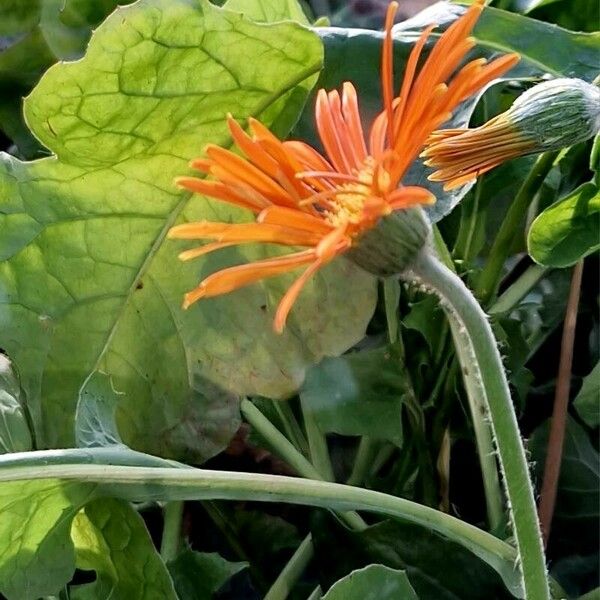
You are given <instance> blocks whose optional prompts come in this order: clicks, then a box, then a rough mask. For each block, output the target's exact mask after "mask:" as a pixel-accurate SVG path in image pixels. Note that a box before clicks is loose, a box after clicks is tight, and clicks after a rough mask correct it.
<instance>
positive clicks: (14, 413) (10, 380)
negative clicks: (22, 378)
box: [0, 354, 33, 454]
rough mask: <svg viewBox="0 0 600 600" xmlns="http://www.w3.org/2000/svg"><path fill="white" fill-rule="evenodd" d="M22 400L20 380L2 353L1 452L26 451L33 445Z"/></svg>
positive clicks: (0, 398)
mask: <svg viewBox="0 0 600 600" xmlns="http://www.w3.org/2000/svg"><path fill="white" fill-rule="evenodd" d="M21 402H22V401H21V386H20V385H19V381H18V380H17V377H16V375H15V373H14V372H13V370H12V368H11V364H10V361H9V360H8V359H7V358H6V356H3V355H2V354H0V454H4V453H7V452H26V451H27V450H31V449H32V447H33V445H32V440H31V432H30V431H29V425H28V424H27V418H26V416H25V411H24V409H23V405H22V403H21Z"/></svg>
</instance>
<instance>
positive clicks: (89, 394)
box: [75, 372, 123, 448]
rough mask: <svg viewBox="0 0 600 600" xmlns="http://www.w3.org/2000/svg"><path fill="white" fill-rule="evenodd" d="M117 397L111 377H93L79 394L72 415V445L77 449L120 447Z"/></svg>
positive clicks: (96, 374) (94, 375) (100, 374)
mask: <svg viewBox="0 0 600 600" xmlns="http://www.w3.org/2000/svg"><path fill="white" fill-rule="evenodd" d="M120 396H121V397H122V396H123V394H119V392H117V391H116V390H115V389H114V387H113V385H112V381H111V379H110V377H109V376H108V375H106V374H105V373H98V372H96V373H93V374H92V375H91V376H90V378H89V379H88V380H87V381H86V382H85V384H84V386H83V387H82V388H81V391H80V392H79V402H78V403H77V412H76V414H75V441H76V443H77V446H78V447H79V448H94V447H96V446H112V445H115V444H116V445H119V444H122V443H123V440H121V436H120V435H119V432H118V430H117V425H116V423H115V410H116V408H117V404H118V403H119V399H120V398H119V397H120Z"/></svg>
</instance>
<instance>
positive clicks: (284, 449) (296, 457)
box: [240, 400, 366, 531]
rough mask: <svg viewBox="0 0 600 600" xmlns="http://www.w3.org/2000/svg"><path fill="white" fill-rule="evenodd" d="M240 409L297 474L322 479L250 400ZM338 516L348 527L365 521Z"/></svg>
mask: <svg viewBox="0 0 600 600" xmlns="http://www.w3.org/2000/svg"><path fill="white" fill-rule="evenodd" d="M240 410H241V412H242V415H244V418H245V419H246V420H247V421H248V423H250V425H252V427H254V428H255V429H256V431H257V432H258V433H259V434H260V435H261V436H262V438H263V439H264V440H265V441H266V442H267V443H268V444H269V446H270V447H271V448H272V449H273V451H274V452H275V453H276V454H277V456H279V458H281V459H283V460H284V461H285V462H286V463H287V464H288V465H290V467H292V468H293V469H294V470H295V471H296V472H297V473H298V475H301V476H302V477H306V478H307V479H318V480H324V477H323V476H322V475H321V473H320V472H319V471H318V470H317V469H316V468H315V467H314V466H313V465H312V464H311V463H310V462H309V461H308V460H306V458H304V456H303V455H302V454H300V452H299V451H298V450H297V449H296V448H295V447H294V446H293V444H291V443H290V441H289V440H288V439H287V438H286V437H285V436H284V435H283V434H282V433H281V432H280V431H279V429H277V427H275V426H274V425H273V423H271V421H269V420H268V419H267V418H266V417H265V416H264V415H263V414H262V413H261V412H260V410H258V408H256V406H254V404H252V402H250V400H242V403H241V405H240ZM338 517H339V518H340V519H341V520H342V521H343V522H344V523H345V524H346V525H347V526H348V527H350V528H352V529H356V530H359V531H360V530H361V529H364V528H365V527H366V523H365V522H364V521H363V520H362V518H361V517H360V515H358V514H357V513H355V512H349V513H340V514H339V515H338Z"/></svg>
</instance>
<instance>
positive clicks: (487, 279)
mask: <svg viewBox="0 0 600 600" xmlns="http://www.w3.org/2000/svg"><path fill="white" fill-rule="evenodd" d="M558 152H559V151H558V150H556V151H551V152H544V154H542V155H541V156H540V157H539V158H538V160H537V161H536V163H535V164H534V165H533V168H532V169H531V171H530V172H529V175H528V176H527V179H525V181H524V182H523V185H522V186H521V188H520V189H519V191H518V192H517V195H516V196H515V199H514V201H513V202H512V204H511V205H510V207H509V209H508V211H507V213H506V217H504V221H502V225H501V226H500V231H499V232H498V235H497V236H496V239H495V240H494V244H493V245H492V249H491V250H490V255H489V257H488V260H487V262H486V264H485V267H484V269H483V271H482V272H481V274H480V276H479V278H478V280H477V285H476V287H475V295H476V296H477V297H478V298H479V299H480V300H481V303H482V304H483V305H484V306H486V305H488V304H489V302H490V300H491V299H492V298H493V297H494V295H495V294H496V291H497V289H498V285H499V284H500V279H501V277H502V267H503V266H504V263H505V262H506V259H507V258H508V257H509V255H510V250H511V247H512V245H513V243H514V241H515V238H516V236H517V235H518V232H519V229H520V227H521V225H522V223H523V221H524V219H525V216H526V214H527V208H528V207H529V205H530V204H531V202H532V201H533V199H534V197H535V195H536V194H537V192H538V190H539V189H540V186H541V185H542V183H543V182H544V179H545V178H546V175H548V173H549V172H550V169H552V166H553V164H554V160H555V159H556V157H557V156H558Z"/></svg>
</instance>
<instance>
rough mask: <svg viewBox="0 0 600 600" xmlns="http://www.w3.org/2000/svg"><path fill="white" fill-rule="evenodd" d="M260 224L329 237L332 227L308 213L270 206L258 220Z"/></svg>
mask: <svg viewBox="0 0 600 600" xmlns="http://www.w3.org/2000/svg"><path fill="white" fill-rule="evenodd" d="M256 220H257V222H259V223H271V224H273V225H287V226H289V227H294V228H295V229H301V230H303V231H314V232H316V233H318V234H320V235H327V234H328V233H329V232H330V231H331V229H332V227H331V225H329V224H328V223H327V222H326V221H324V220H323V219H320V218H318V217H314V216H312V215H310V214H308V213H305V212H302V211H299V210H297V209H293V208H286V207H283V206H269V207H267V208H265V209H264V210H263V211H262V212H261V213H260V214H259V215H258V217H257V218H256Z"/></svg>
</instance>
